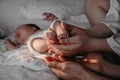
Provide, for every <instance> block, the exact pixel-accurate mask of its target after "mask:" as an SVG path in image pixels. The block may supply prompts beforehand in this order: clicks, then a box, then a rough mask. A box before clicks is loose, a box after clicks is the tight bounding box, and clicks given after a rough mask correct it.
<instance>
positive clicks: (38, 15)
mask: <svg viewBox="0 0 120 80" xmlns="http://www.w3.org/2000/svg"><path fill="white" fill-rule="evenodd" d="M20 11H21V14H22V16H23V17H24V18H26V19H32V20H41V19H43V16H42V14H43V13H44V12H50V13H53V14H54V15H55V16H57V17H58V18H59V19H61V20H64V19H69V17H70V16H74V15H75V16H76V15H80V14H81V13H83V12H84V0H36V1H34V2H31V3H28V4H26V5H23V6H22V7H21V10H20Z"/></svg>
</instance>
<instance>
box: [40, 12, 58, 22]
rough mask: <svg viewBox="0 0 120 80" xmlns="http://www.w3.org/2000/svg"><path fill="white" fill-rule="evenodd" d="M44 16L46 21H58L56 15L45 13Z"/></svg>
mask: <svg viewBox="0 0 120 80" xmlns="http://www.w3.org/2000/svg"><path fill="white" fill-rule="evenodd" d="M42 15H43V16H45V18H44V20H48V21H53V20H56V19H58V18H57V17H56V16H55V15H54V14H52V13H49V12H45V13H43V14H42Z"/></svg>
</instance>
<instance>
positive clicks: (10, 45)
mask: <svg viewBox="0 0 120 80" xmlns="http://www.w3.org/2000/svg"><path fill="white" fill-rule="evenodd" d="M5 44H6V48H7V50H15V49H17V46H16V45H15V44H14V43H13V42H12V41H11V40H10V39H6V40H5Z"/></svg>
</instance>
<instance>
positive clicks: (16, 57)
mask: <svg viewBox="0 0 120 80" xmlns="http://www.w3.org/2000/svg"><path fill="white" fill-rule="evenodd" d="M0 80H58V79H57V77H56V76H55V74H53V72H52V71H51V70H50V69H49V68H48V67H47V66H46V64H45V62H44V61H42V60H40V59H36V58H33V57H31V56H30V53H29V50H28V48H27V47H26V46H23V47H21V48H19V49H16V50H13V51H5V52H0Z"/></svg>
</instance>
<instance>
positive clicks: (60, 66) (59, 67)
mask: <svg viewBox="0 0 120 80" xmlns="http://www.w3.org/2000/svg"><path fill="white" fill-rule="evenodd" d="M45 62H46V63H47V64H48V66H49V67H50V68H51V70H52V71H53V72H54V73H55V74H56V76H57V77H58V78H62V79H65V80H80V79H79V77H80V76H81V75H82V73H83V70H84V68H83V67H82V66H81V65H79V64H78V63H75V62H71V61H66V62H63V63H61V62H58V61H55V60H54V61H53V60H52V61H51V59H49V58H46V59H45Z"/></svg>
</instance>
